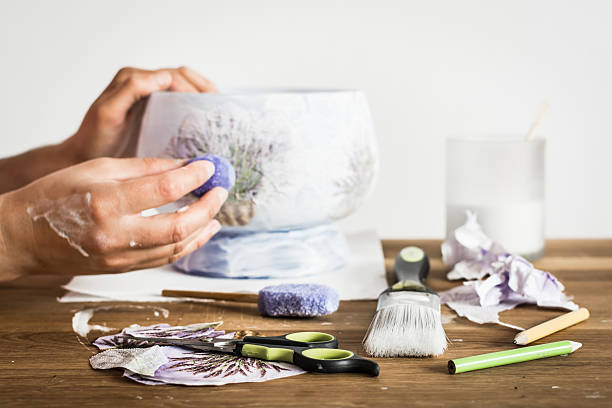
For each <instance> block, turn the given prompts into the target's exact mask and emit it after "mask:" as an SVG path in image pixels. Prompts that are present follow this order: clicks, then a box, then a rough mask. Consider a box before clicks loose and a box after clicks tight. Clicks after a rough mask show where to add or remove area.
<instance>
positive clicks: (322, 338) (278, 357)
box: [123, 332, 380, 376]
mask: <svg viewBox="0 0 612 408" xmlns="http://www.w3.org/2000/svg"><path fill="white" fill-rule="evenodd" d="M123 336H125V337H128V338H131V339H137V340H141V341H147V342H152V343H157V344H168V345H173V346H180V347H188V348H191V349H195V350H205V351H216V352H219V353H226V354H234V355H237V356H243V357H251V358H258V359H260V360H267V361H284V362H287V363H291V364H295V365H297V366H298V367H300V368H301V369H303V370H305V371H311V372H317V373H346V372H355V373H365V374H369V375H371V376H377V375H378V374H379V372H380V368H379V367H378V364H377V363H376V362H374V361H372V360H367V359H365V358H362V357H359V356H358V355H357V354H355V353H353V352H352V351H348V350H342V349H339V348H338V340H337V339H336V337H335V336H333V335H331V334H328V333H320V332H297V333H289V334H283V335H281V336H273V337H259V336H246V337H244V338H243V339H216V338H206V337H201V338H195V339H169V338H159V337H140V336H134V335H126V334H124V335H123Z"/></svg>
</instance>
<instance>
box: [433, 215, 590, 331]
mask: <svg viewBox="0 0 612 408" xmlns="http://www.w3.org/2000/svg"><path fill="white" fill-rule="evenodd" d="M442 260H443V261H444V263H445V264H446V265H448V266H453V269H452V270H451V271H450V272H449V273H448V275H447V278H448V279H450V280H456V279H466V280H467V281H466V282H464V283H463V285H462V286H457V287H455V288H453V289H450V290H447V291H444V292H441V293H440V299H441V301H442V303H443V304H446V305H448V306H449V307H450V308H451V309H453V310H454V311H455V312H456V313H457V314H458V315H459V316H462V317H466V318H468V319H469V320H471V321H473V322H476V323H481V324H482V323H497V324H500V325H502V326H507V327H512V328H515V329H517V330H523V328H521V327H519V326H515V325H512V324H509V323H504V322H501V321H500V320H499V313H500V312H503V311H504V310H509V309H513V308H514V307H516V306H517V305H520V304H523V303H531V304H537V305H538V306H541V307H556V308H562V309H567V310H576V309H578V305H576V304H575V303H574V302H572V301H571V298H570V297H568V296H567V295H566V294H565V293H564V290H565V287H564V286H563V284H562V283H561V282H559V280H557V278H555V276H554V275H552V274H551V273H549V272H544V271H541V270H539V269H536V268H534V266H533V265H532V264H531V263H530V262H528V261H527V260H526V259H524V258H523V257H521V256H518V255H512V254H510V253H508V252H507V251H505V250H504V248H503V247H502V246H501V245H500V244H499V243H496V242H494V241H492V240H491V239H490V238H489V237H488V236H487V235H486V234H485V233H484V231H483V230H482V227H481V226H480V225H479V224H478V221H477V219H476V215H475V214H473V213H472V212H470V211H468V212H467V221H466V223H465V224H464V225H462V226H461V227H459V228H457V229H456V230H455V231H454V232H453V233H452V234H451V235H450V236H449V237H448V239H447V240H446V241H444V242H443V243H442Z"/></svg>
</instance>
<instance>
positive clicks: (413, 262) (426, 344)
mask: <svg viewBox="0 0 612 408" xmlns="http://www.w3.org/2000/svg"><path fill="white" fill-rule="evenodd" d="M428 274H429V259H427V255H426V254H425V252H424V251H423V250H422V249H421V248H417V247H406V248H404V249H402V250H401V251H400V253H399V254H398V256H397V258H396V259H395V275H396V277H397V279H398V282H397V283H396V284H395V285H393V286H392V287H390V288H388V289H387V290H385V291H384V292H383V293H381V294H380V296H379V297H378V306H377V308H376V314H375V315H374V319H372V323H371V324H370V327H369V329H368V332H367V333H366V335H365V338H364V339H363V346H364V348H365V351H366V352H367V353H368V354H370V355H372V356H374V357H403V356H411V357H426V356H437V355H440V354H442V353H444V350H446V344H447V343H446V333H444V329H443V328H442V320H441V315H440V297H439V296H438V294H437V293H436V292H434V291H433V290H431V289H429V288H428V287H427V286H425V285H424V283H423V282H424V280H425V278H427V275H428Z"/></svg>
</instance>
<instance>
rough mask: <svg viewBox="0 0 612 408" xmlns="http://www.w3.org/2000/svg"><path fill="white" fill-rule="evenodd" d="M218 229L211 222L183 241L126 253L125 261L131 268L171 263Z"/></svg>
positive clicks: (216, 225)
mask: <svg viewBox="0 0 612 408" xmlns="http://www.w3.org/2000/svg"><path fill="white" fill-rule="evenodd" d="M220 229H221V224H220V223H219V222H218V221H217V220H212V221H211V222H209V223H208V224H207V225H206V226H204V227H202V228H199V229H198V230H196V231H195V232H194V233H193V234H191V235H190V236H189V237H188V238H187V239H185V240H183V241H180V242H177V243H174V244H169V245H163V246H160V247H156V248H150V249H140V250H132V251H130V252H129V253H126V255H125V259H126V260H127V261H128V262H129V263H130V264H131V265H133V266H137V265H150V264H152V263H157V262H159V263H161V264H162V265H163V264H166V263H173V262H176V261H177V260H178V259H180V258H182V257H183V256H185V255H187V254H189V253H191V252H193V251H195V250H196V249H198V248H200V247H201V246H202V245H204V244H205V243H206V242H208V240H209V239H210V238H211V237H212V236H213V235H215V234H216V233H217V232H219V230H220Z"/></svg>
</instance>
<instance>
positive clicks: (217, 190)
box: [215, 187, 227, 203]
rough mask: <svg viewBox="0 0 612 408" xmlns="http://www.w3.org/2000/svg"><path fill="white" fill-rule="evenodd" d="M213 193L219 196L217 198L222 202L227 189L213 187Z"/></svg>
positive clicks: (225, 198)
mask: <svg viewBox="0 0 612 408" xmlns="http://www.w3.org/2000/svg"><path fill="white" fill-rule="evenodd" d="M215 194H216V195H217V197H218V198H219V200H220V201H221V202H222V203H224V202H225V200H227V190H226V189H224V188H222V187H217V188H215Z"/></svg>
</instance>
